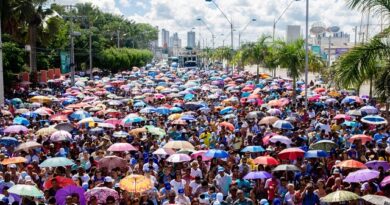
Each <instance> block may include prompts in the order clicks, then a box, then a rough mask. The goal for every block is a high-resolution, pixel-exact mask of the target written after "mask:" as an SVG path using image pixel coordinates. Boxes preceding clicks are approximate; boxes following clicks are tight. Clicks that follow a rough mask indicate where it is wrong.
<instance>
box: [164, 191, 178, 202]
mask: <svg viewBox="0 0 390 205" xmlns="http://www.w3.org/2000/svg"><path fill="white" fill-rule="evenodd" d="M167 195H168V200H166V201H165V202H163V203H162V205H169V204H175V203H176V193H175V191H174V190H170V191H168V194H167Z"/></svg>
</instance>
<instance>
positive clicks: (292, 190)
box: [287, 183, 295, 193]
mask: <svg viewBox="0 0 390 205" xmlns="http://www.w3.org/2000/svg"><path fill="white" fill-rule="evenodd" d="M287 191H288V192H290V193H294V192H295V186H294V184H292V183H290V184H287Z"/></svg>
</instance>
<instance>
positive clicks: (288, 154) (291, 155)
mask: <svg viewBox="0 0 390 205" xmlns="http://www.w3.org/2000/svg"><path fill="white" fill-rule="evenodd" d="M304 155H305V151H303V150H301V149H300V148H295V147H292V148H287V149H284V150H282V151H281V152H279V154H278V156H279V158H280V159H288V160H296V159H297V158H299V157H301V158H302V157H303V156H304Z"/></svg>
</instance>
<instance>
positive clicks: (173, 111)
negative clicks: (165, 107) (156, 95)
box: [170, 107, 183, 113]
mask: <svg viewBox="0 0 390 205" xmlns="http://www.w3.org/2000/svg"><path fill="white" fill-rule="evenodd" d="M170 110H171V112H172V113H179V112H183V109H181V108H180V107H172V108H171V109H170Z"/></svg>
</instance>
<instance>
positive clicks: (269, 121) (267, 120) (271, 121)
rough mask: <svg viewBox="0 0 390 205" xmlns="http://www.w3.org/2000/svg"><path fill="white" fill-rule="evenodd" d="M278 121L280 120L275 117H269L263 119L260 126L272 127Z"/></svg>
mask: <svg viewBox="0 0 390 205" xmlns="http://www.w3.org/2000/svg"><path fill="white" fill-rule="evenodd" d="M278 120H279V118H277V117H275V116H267V117H264V118H263V119H261V120H260V122H259V124H260V125H272V124H274V123H275V122H276V121H278Z"/></svg>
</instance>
